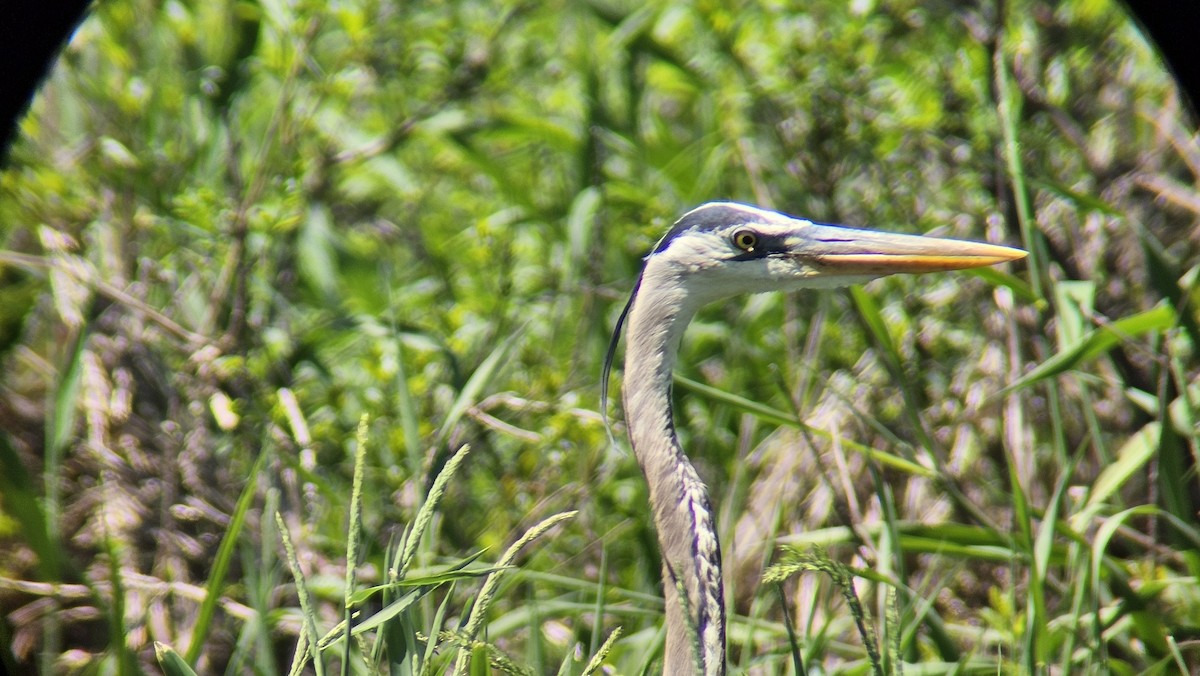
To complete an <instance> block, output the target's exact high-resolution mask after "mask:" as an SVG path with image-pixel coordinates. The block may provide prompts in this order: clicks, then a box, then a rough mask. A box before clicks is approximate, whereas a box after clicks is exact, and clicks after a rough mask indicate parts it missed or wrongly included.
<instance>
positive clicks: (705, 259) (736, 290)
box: [601, 202, 1025, 676]
mask: <svg viewBox="0 0 1200 676" xmlns="http://www.w3.org/2000/svg"><path fill="white" fill-rule="evenodd" d="M1024 256H1025V252H1024V251H1021V250H1019V249H1012V248H1009V247H1005V246H996V245H993V244H983V243H979V242H965V241H960V240H953V239H940V238H935V237H921V236H917V235H897V234H891V233H884V232H876V231H872V230H859V229H854V228H843V227H838V226H832V225H820V224H817V223H812V222H810V221H806V220H802V219H797V218H792V217H791V216H786V215H784V214H780V213H776V212H773V211H766V210H763V209H758V208H755V207H751V206H746V205H743V204H734V203H730V202H714V203H710V204H705V205H703V206H700V207H698V208H696V209H694V210H692V211H689V212H688V213H687V214H685V215H684V216H683V217H682V218H680V219H679V220H678V221H676V223H675V225H674V226H673V227H672V228H671V230H670V231H669V232H667V234H666V235H665V236H664V237H663V238H662V239H661V240H659V242H658V245H657V246H655V247H654V251H652V252H651V253H650V255H649V256H647V257H646V259H645V265H644V266H643V267H642V274H641V276H640V277H639V278H638V281H637V284H636V285H635V286H634V289H633V293H632V294H631V295H630V297H629V302H628V304H626V306H625V310H624V311H623V312H622V313H621V318H620V319H619V320H618V321H617V326H616V328H615V329H614V330H613V337H612V342H611V343H610V345H609V349H608V355H607V356H606V358H605V364H604V383H603V386H602V395H601V399H602V406H605V405H606V403H607V398H608V373H609V369H610V368H611V366H612V359H613V354H614V353H615V351H616V345H617V341H618V340H619V339H620V332H621V325H622V324H623V323H625V322H626V321H628V330H627V332H626V335H627V337H628V341H627V342H628V345H627V347H626V350H625V383H624V388H623V390H624V405H625V424H626V426H627V427H628V431H629V440H630V443H631V444H632V446H633V451H634V454H635V455H636V456H637V459H638V464H640V465H641V468H642V472H643V473H644V474H645V476H646V481H647V482H648V483H649V484H650V506H651V508H652V510H653V513H654V525H655V528H656V529H657V531H658V543H659V547H660V548H661V550H662V558H663V596H664V597H665V600H666V627H667V638H666V648H665V651H664V653H665V654H664V658H663V673H664V674H669V675H670V676H675V675H676V674H705V676H712V675H720V674H724V673H725V598H724V585H723V583H722V578H721V547H720V544H719V543H718V541H717V530H716V527H715V521H716V517H715V514H714V512H713V509H712V505H711V503H710V502H709V498H708V489H707V488H706V487H705V486H704V483H703V482H702V481H701V480H700V477H699V476H698V475H697V474H696V470H695V468H693V467H692V464H691V462H689V461H688V459H687V456H685V455H684V453H683V449H682V448H680V446H679V440H678V439H677V438H676V436H675V427H674V421H673V417H672V411H671V369H672V367H673V366H674V363H675V355H676V353H677V352H678V349H679V340H680V337H681V336H682V335H683V331H684V329H685V328H686V327H687V325H688V322H690V321H691V319H692V316H693V315H694V314H695V313H696V310H698V309H699V308H700V307H701V306H702V305H705V304H706V303H710V302H712V301H715V300H719V299H722V298H726V297H728V296H733V295H737V294H743V293H759V292H763V291H779V290H785V291H786V290H792V289H805V288H828V287H836V286H843V285H847V284H854V283H859V282H865V281H867V280H870V279H874V278H876V277H882V276H884V275H890V274H895V273H900V272H908V273H920V272H933V271H939V270H958V269H962V268H973V267H978V266H983V265H993V264H995V263H1002V262H1004V261H1011V260H1016V259H1018V258H1022V257H1024ZM681 590H682V591H683V596H682V597H681V596H680V593H679V592H680V591H681Z"/></svg>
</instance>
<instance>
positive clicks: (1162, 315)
mask: <svg viewBox="0 0 1200 676" xmlns="http://www.w3.org/2000/svg"><path fill="white" fill-rule="evenodd" d="M1174 324H1175V311H1174V310H1172V309H1171V307H1170V306H1167V305H1158V306H1157V307H1154V308H1153V309H1150V310H1146V311H1145V312H1141V313H1138V314H1136V315H1131V316H1129V317H1124V318H1122V319H1118V320H1117V321H1115V322H1113V323H1111V324H1109V325H1108V326H1104V327H1102V328H1099V329H1095V330H1093V331H1091V332H1089V333H1088V334H1087V335H1086V336H1084V338H1083V339H1082V340H1080V341H1079V342H1078V343H1076V344H1075V345H1073V346H1072V347H1070V348H1068V349H1066V350H1063V351H1061V352H1059V353H1058V354H1056V355H1054V356H1053V357H1050V358H1049V359H1047V360H1046V361H1044V362H1042V363H1041V364H1039V365H1038V366H1037V368H1035V369H1033V370H1032V371H1030V372H1029V373H1026V374H1025V375H1023V376H1021V377H1020V378H1018V379H1017V380H1016V381H1014V382H1013V383H1011V384H1010V385H1008V387H1005V388H1004V389H1002V390H1000V391H999V392H997V393H996V394H995V395H993V396H995V397H1002V396H1005V395H1008V394H1011V393H1013V392H1016V391H1018V390H1022V389H1024V388H1026V387H1029V386H1030V385H1033V384H1034V383H1037V382H1040V381H1042V380H1045V379H1047V378H1053V377H1054V376H1057V375H1059V374H1061V373H1065V372H1067V371H1070V370H1071V369H1073V368H1076V367H1078V366H1080V365H1081V364H1083V363H1084V362H1086V361H1088V360H1090V359H1094V358H1096V357H1098V356H1100V355H1102V354H1105V353H1107V352H1108V351H1109V350H1111V349H1113V348H1114V347H1116V346H1117V345H1119V344H1121V342H1122V341H1126V340H1129V339H1130V338H1136V337H1137V336H1140V335H1142V334H1145V333H1150V332H1153V331H1166V330H1167V329H1169V328H1171V327H1172V326H1174Z"/></svg>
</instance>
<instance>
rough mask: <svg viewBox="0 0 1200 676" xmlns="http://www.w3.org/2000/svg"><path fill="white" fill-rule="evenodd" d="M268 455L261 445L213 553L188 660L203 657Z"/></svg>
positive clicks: (192, 662) (187, 655) (186, 655)
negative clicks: (202, 653)
mask: <svg viewBox="0 0 1200 676" xmlns="http://www.w3.org/2000/svg"><path fill="white" fill-rule="evenodd" d="M267 455H268V454H267V452H266V451H265V450H263V449H259V452H258V457H257V458H256V459H255V460H254V465H253V466H252V467H251V468H250V476H249V477H247V479H246V485H245V486H244V487H242V494H241V495H239V496H238V501H237V505H236V506H235V507H234V510H233V514H232V515H231V516H230V518H229V526H228V527H227V528H226V529H225V535H224V536H222V537H221V544H220V546H218V547H217V554H216V556H214V557H213V562H212V571H211V572H210V573H209V574H208V582H207V583H206V584H205V587H204V588H205V595H204V600H203V601H201V602H200V609H199V610H197V611H196V626H195V629H194V630H193V632H192V642H191V644H190V645H189V646H188V649H187V653H186V654H185V659H186V660H187V661H188V663H189V664H195V663H196V660H197V659H199V658H200V651H201V650H203V649H204V641H205V640H206V639H207V637H208V631H209V629H210V628H211V626H212V621H213V614H214V613H215V612H216V609H217V602H218V601H220V599H221V591H222V587H223V586H224V584H225V576H226V574H228V572H229V563H230V561H232V560H233V554H234V552H235V551H236V547H237V542H238V538H239V537H240V536H241V533H242V527H243V526H245V524H246V514H247V513H248V512H249V511H250V506H251V505H252V504H253V502H254V496H255V494H256V493H257V490H258V477H259V474H260V473H262V468H263V465H264V463H265V462H266V458H267Z"/></svg>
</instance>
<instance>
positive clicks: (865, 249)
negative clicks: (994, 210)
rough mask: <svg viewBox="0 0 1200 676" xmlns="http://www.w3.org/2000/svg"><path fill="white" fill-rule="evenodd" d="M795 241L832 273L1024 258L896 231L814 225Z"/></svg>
mask: <svg viewBox="0 0 1200 676" xmlns="http://www.w3.org/2000/svg"><path fill="white" fill-rule="evenodd" d="M798 239H799V240H800V241H797V242H796V246H795V250H796V254H795V255H796V257H797V258H801V259H803V260H804V261H805V262H806V263H808V264H810V265H812V266H814V267H817V268H820V269H822V270H823V271H825V272H827V273H829V274H834V275H872V276H875V275H892V274H897V273H902V272H903V273H922V272H942V271H946V270H962V269H965V268H977V267H982V266H985V265H995V264H997V263H1004V262H1007V261H1015V260H1019V259H1021V258H1024V257H1025V256H1026V255H1027V254H1026V252H1024V251H1022V250H1020V249H1014V248H1012V247H1007V246H999V245H996V244H985V243H983V242H968V241H965V240H960V239H945V238H941V237H923V236H921V235H900V234H894V233H890V232H879V231H877V230H860V229H857V228H845V227H840V226H834V225H818V224H812V225H811V226H810V227H808V228H805V229H804V234H803V237H802V238H798Z"/></svg>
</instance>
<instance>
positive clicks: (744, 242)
mask: <svg viewBox="0 0 1200 676" xmlns="http://www.w3.org/2000/svg"><path fill="white" fill-rule="evenodd" d="M733 245H734V246H736V247H737V248H739V249H741V250H742V251H754V247H755V246H757V245H758V234H757V233H755V232H754V231H753V230H738V231H737V232H735V233H733Z"/></svg>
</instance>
